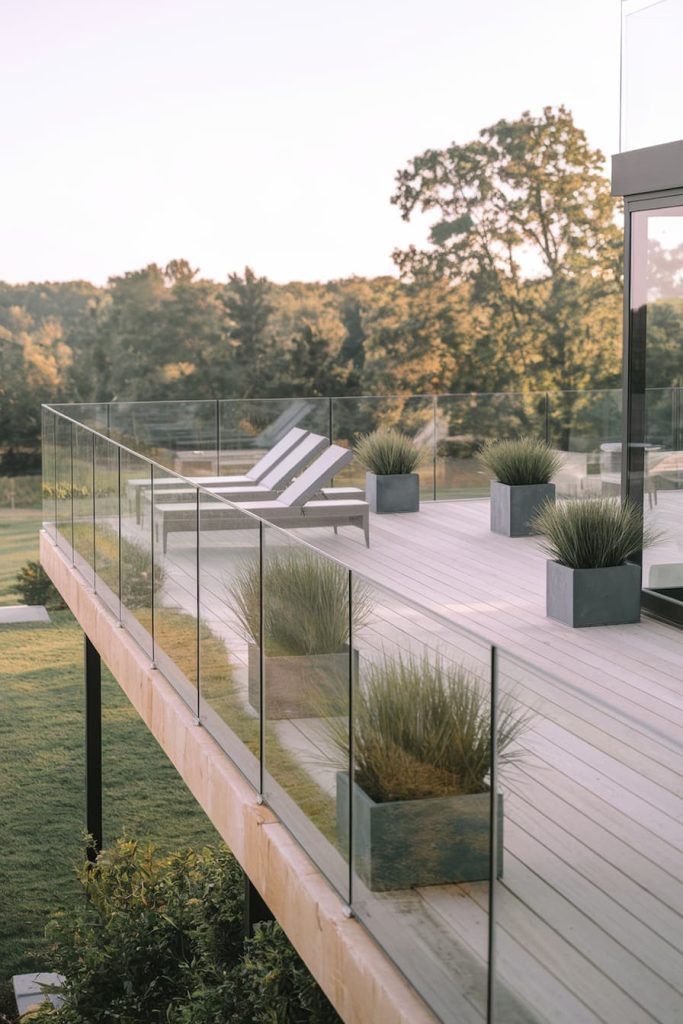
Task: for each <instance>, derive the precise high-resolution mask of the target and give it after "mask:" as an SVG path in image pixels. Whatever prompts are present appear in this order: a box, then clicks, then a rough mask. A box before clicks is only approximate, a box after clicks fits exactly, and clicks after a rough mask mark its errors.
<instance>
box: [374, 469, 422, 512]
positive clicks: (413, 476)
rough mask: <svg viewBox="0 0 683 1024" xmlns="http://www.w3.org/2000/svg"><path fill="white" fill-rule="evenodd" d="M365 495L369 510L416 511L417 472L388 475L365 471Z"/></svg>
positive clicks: (417, 497) (417, 500) (418, 503)
mask: <svg viewBox="0 0 683 1024" xmlns="http://www.w3.org/2000/svg"><path fill="white" fill-rule="evenodd" d="M365 497H366V499H367V501H368V504H369V505H370V511H371V512H379V513H380V514H383V513H385V512H418V511H419V509H420V477H419V476H418V474H417V473H396V474H391V475H390V476H378V475H377V474H376V473H366V474H365Z"/></svg>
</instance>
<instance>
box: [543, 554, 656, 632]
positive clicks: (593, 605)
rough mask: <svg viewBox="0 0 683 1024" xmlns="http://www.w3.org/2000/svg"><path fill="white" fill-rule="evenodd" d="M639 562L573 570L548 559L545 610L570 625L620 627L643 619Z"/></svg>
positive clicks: (549, 614)
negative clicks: (641, 613)
mask: <svg viewBox="0 0 683 1024" xmlns="http://www.w3.org/2000/svg"><path fill="white" fill-rule="evenodd" d="M640 576H641V569H640V566H639V565H613V566H608V567H607V568H603V569H570V568H569V567H568V566H566V565H560V563H559V562H548V563H547V573H546V612H547V615H548V616H549V617H550V618H552V619H557V620H558V621H559V622H564V623H565V624H566V625H567V626H617V625H623V624H625V623H629V622H639V621H640Z"/></svg>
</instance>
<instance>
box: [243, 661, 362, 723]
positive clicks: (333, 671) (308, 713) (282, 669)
mask: <svg viewBox="0 0 683 1024" xmlns="http://www.w3.org/2000/svg"><path fill="white" fill-rule="evenodd" d="M353 658H354V672H355V673H356V674H357V672H358V651H356V650H354V652H353ZM248 684H249V703H250V704H251V706H252V707H253V708H255V709H256V710H258V708H259V705H260V652H259V648H258V647H257V646H256V645H255V644H249V651H248ZM348 692H349V652H348V647H347V648H346V650H343V651H338V652H333V653H331V654H302V655H283V656H278V657H269V656H266V659H265V704H266V718H267V719H279V718H320V717H321V716H322V715H324V714H325V710H326V707H327V706H329V705H330V704H332V706H333V707H334V708H337V709H342V708H344V707H345V706H346V703H347V701H348Z"/></svg>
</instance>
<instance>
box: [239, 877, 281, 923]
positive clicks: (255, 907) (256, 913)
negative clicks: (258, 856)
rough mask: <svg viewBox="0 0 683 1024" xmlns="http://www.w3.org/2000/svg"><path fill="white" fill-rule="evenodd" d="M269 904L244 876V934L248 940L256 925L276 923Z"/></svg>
mask: <svg viewBox="0 0 683 1024" xmlns="http://www.w3.org/2000/svg"><path fill="white" fill-rule="evenodd" d="M274 920H275V918H274V917H273V915H272V913H271V911H270V908H269V906H268V904H267V903H266V902H265V900H263V899H262V897H261V894H260V892H259V891H258V889H257V888H256V886H254V885H252V883H251V881H250V880H249V876H248V875H247V874H246V873H245V875H244V934H245V935H246V937H247V938H248V939H250V938H251V937H252V935H253V934H254V925H256V924H260V922H261V921H274Z"/></svg>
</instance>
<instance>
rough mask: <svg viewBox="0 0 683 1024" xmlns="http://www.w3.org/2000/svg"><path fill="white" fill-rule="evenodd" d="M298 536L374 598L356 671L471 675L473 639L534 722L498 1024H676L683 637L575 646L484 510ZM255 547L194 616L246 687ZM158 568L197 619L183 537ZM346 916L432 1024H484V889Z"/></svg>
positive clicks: (233, 563)
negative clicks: (431, 1016) (237, 585)
mask: <svg viewBox="0 0 683 1024" xmlns="http://www.w3.org/2000/svg"><path fill="white" fill-rule="evenodd" d="M681 497H682V492H660V494H659V500H658V505H657V509H656V516H657V517H658V518H659V519H660V520H661V521H662V522H665V523H666V524H667V526H669V527H670V528H673V529H674V534H673V535H671V533H670V532H669V536H668V538H667V539H666V540H665V541H663V542H662V544H663V545H665V554H666V557H667V558H670V557H671V555H672V554H674V553H675V552H677V551H678V552H680V551H681V550H683V545H682V541H681V533H680V521H681V520H680V516H679V513H678V509H679V508H680V503H681ZM127 529H130V531H131V535H132V534H133V532H134V531H135V529H136V528H135V527H134V526H133V525H131V526H130V527H127ZM676 529H678V531H679V532H678V533H677V534H676V533H675V530H676ZM300 536H301V539H302V540H304V541H306V542H307V543H309V544H313V545H315V547H317V548H318V549H319V550H321V551H324V552H326V553H328V554H330V555H332V556H334V557H336V558H338V559H340V560H341V561H343V562H344V563H345V564H346V565H348V566H350V567H351V568H352V569H353V570H355V571H356V573H357V574H358V577H359V578H360V577H361V576H362V577H363V578H364V579H365V580H367V581H368V584H369V586H370V587H371V588H374V589H373V597H374V605H375V613H374V615H373V618H372V621H371V622H370V623H369V624H368V626H367V627H364V629H363V630H361V631H359V636H357V637H355V638H354V644H355V645H357V646H358V647H359V649H360V652H361V657H368V658H372V657H373V652H375V653H374V656H376V655H377V652H380V651H383V650H387V648H388V649H390V650H397V651H401V652H403V651H408V650H410V651H415V650H419V649H421V648H424V649H428V650H432V651H438V652H439V653H440V654H441V655H442V656H447V657H451V656H452V657H453V658H458V659H460V660H466V661H467V663H468V664H469V665H471V666H472V667H474V668H477V667H479V666H480V667H481V668H482V671H483V670H484V667H485V665H486V661H487V657H488V647H487V645H486V643H485V642H479V641H478V640H477V639H476V636H479V637H481V638H483V640H484V641H488V642H491V643H495V644H497V645H500V647H501V656H500V674H501V690H502V691H503V692H504V693H508V694H509V695H510V697H511V699H513V700H514V701H516V702H518V703H519V705H520V706H523V707H525V708H528V709H530V711H531V712H532V713H533V721H532V724H531V726H530V728H529V729H528V731H527V732H526V733H525V735H524V737H523V739H522V740H521V744H522V746H523V747H524V754H525V756H524V760H523V762H522V763H521V764H520V765H517V766H515V767H514V768H512V769H510V771H509V772H506V773H504V775H503V778H502V783H503V789H504V792H505V828H504V839H505V844H504V845H505V867H504V876H503V878H502V880H501V881H500V883H499V884H498V886H497V893H496V896H497V921H496V934H497V960H496V978H497V981H498V986H497V991H498V995H499V1011H500V1019H501V1020H504V1021H505V1022H513V1021H514V1022H520V1024H521V1022H522V1021H539V1022H540V1021H552V1022H553V1024H554V1022H567V1024H577V1022H596V1021H602V1022H605V1024H639V1022H646V1021H658V1022H661V1024H674V1022H678V1021H682V1020H683V633H681V632H680V631H677V630H675V629H673V628H671V627H668V626H665V625H662V624H660V623H657V622H655V621H653V620H648V619H643V621H642V622H641V623H639V624H637V625H632V626H623V627H608V628H594V629H584V630H572V629H569V628H567V627H564V626H562V625H560V624H558V623H554V622H552V621H550V620H548V619H546V617H545V556H544V554H543V553H542V551H541V550H540V546H539V543H538V542H537V541H536V540H535V539H531V538H528V539H527V538H522V539H514V540H510V539H506V538H502V537H498V536H495V535H493V534H491V533H490V532H489V529H488V502H486V501H479V500H472V501H459V502H440V503H435V504H424V505H423V508H422V510H421V511H420V512H419V513H418V514H416V515H398V516H396V515H395V516H382V517H377V516H374V517H373V518H372V532H371V544H372V546H371V548H370V549H369V550H367V549H366V548H365V546H364V545H363V543H362V537H361V535H360V534H359V532H358V531H357V530H350V529H345V530H344V529H343V530H340V532H339V535H338V536H335V535H334V534H333V533H332V531H331V530H322V529H321V530H307V531H302V532H301V534H300ZM254 541H255V537H254V534H253V532H250V531H246V530H245V531H234V532H230V533H225V534H220V533H211V534H209V535H207V537H206V538H204V539H203V543H202V550H201V559H200V564H201V568H200V578H201V583H202V616H203V618H204V620H205V621H206V622H207V624H208V625H210V626H211V628H212V629H213V630H214V632H216V633H218V635H220V636H222V637H223V638H224V639H225V641H226V644H227V646H228V647H229V649H230V652H231V656H232V657H233V658H234V660H235V662H236V663H237V664H238V665H241V671H242V678H243V679H244V680H245V668H244V666H245V664H246V646H245V644H244V642H243V641H242V640H241V639H240V638H239V637H238V635H237V633H236V627H235V621H234V617H233V616H232V614H231V613H230V611H229V609H228V608H227V605H226V588H229V583H230V579H231V576H232V574H233V573H234V570H235V568H236V567H237V566H238V565H240V564H243V562H244V558H245V557H249V556H250V555H253V554H254V552H255V544H254ZM165 566H166V572H167V577H166V584H165V588H164V593H163V595H162V601H163V603H164V604H169V605H176V606H178V607H181V608H185V609H186V610H188V611H191V612H192V611H194V608H195V607H196V604H195V603H194V602H196V592H195V586H194V583H193V581H194V580H195V579H196V569H195V562H194V551H193V546H192V538H191V537H188V536H187V535H180V536H178V537H174V538H172V540H171V543H170V544H169V551H168V555H167V557H166V561H165ZM384 587H386V588H389V589H388V590H384V589H383V588H384ZM413 602H415V603H416V605H418V606H422V607H423V608H424V609H426V610H427V611H428V612H429V611H431V612H433V613H434V617H432V616H431V615H430V614H426V613H423V612H420V611H419V610H418V609H417V608H416V607H415V605H414V604H413ZM459 627H465V629H466V630H471V631H473V633H474V634H475V636H472V635H470V634H469V633H467V632H466V631H463V630H461V629H460V628H459ZM245 692H246V682H245ZM277 729H278V735H279V737H280V739H281V741H282V742H283V743H284V744H286V745H287V746H288V748H289V749H290V750H291V751H293V752H297V753H298V756H299V757H300V759H301V763H302V764H303V765H305V766H307V768H308V770H310V771H311V773H312V774H314V775H315V777H316V778H317V780H318V781H319V782H320V783H321V785H322V786H323V788H324V789H326V790H327V791H328V792H331V791H332V785H333V773H331V772H329V771H328V772H327V774H325V772H324V771H323V770H322V769H321V768H320V767H319V766H316V765H315V763H314V761H315V759H314V758H312V757H311V751H312V750H314V749H316V748H317V749H318V750H319V751H323V750H324V739H321V736H320V728H319V723H317V722H316V720H313V719H305V720H298V721H290V722H284V723H281V724H280V725H278V727H277ZM276 782H279V783H281V784H282V785H283V786H284V788H285V789H286V780H276ZM274 807H275V804H274ZM275 809H276V810H277V808H276V807H275ZM293 830H294V831H295V834H296V822H295V823H294V827H293ZM300 838H301V837H300ZM331 856H332V855H331ZM330 870H336V869H334V868H331V869H330ZM354 903H355V905H356V907H357V909H358V914H359V916H360V917H361V919H363V920H365V921H366V923H367V924H368V926H369V927H370V929H371V931H372V932H373V933H374V934H375V935H376V937H378V938H379V939H380V941H382V943H383V945H384V946H385V948H386V949H387V951H388V952H389V953H390V954H391V955H392V956H393V957H394V959H395V960H396V962H397V963H398V965H399V966H400V967H401V969H402V970H403V971H404V973H405V974H406V975H407V976H408V978H409V980H411V981H412V982H413V983H414V984H415V985H416V987H417V988H418V990H419V991H420V992H421V993H422V994H423V995H425V996H426V997H427V999H428V1002H429V1003H430V1005H431V1006H432V1008H433V1009H434V1010H435V1011H436V1012H437V1013H438V1014H440V1016H441V1017H442V1019H443V1020H444V1021H448V1022H451V1021H452V1022H454V1024H455V1022H457V1024H460V1022H461V1021H462V1022H465V1024H466V1022H469V1021H473V1022H474V1021H481V1019H482V1014H483V1012H484V1007H485V999H486V978H485V967H486V951H487V929H488V920H487V914H488V887H487V884H486V883H483V882H482V883H472V884H469V885H458V886H429V887H424V888H421V889H411V890H406V891H402V892H398V893H387V894H376V893H370V892H366V891H364V890H363V889H362V886H361V885H360V884H358V885H357V887H356V891H355V897H354Z"/></svg>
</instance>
